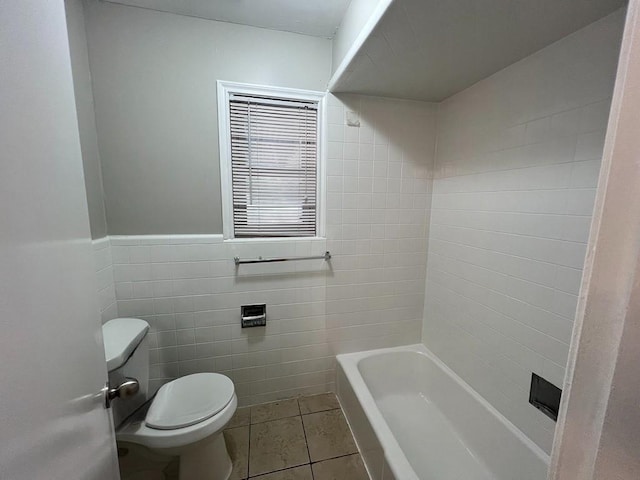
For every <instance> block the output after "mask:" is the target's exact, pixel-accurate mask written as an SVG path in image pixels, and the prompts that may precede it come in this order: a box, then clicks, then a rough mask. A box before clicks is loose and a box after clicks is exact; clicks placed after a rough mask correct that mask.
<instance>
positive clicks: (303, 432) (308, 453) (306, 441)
mask: <svg viewBox="0 0 640 480" xmlns="http://www.w3.org/2000/svg"><path fill="white" fill-rule="evenodd" d="M296 403H297V404H298V412H300V423H301V424H302V434H303V435H304V446H305V447H307V456H308V457H309V470H311V480H315V478H314V476H313V468H312V467H311V452H310V451H309V440H308V439H307V430H306V429H305V428H304V418H303V417H302V410H300V399H299V398H296Z"/></svg>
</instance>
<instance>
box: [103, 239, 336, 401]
mask: <svg viewBox="0 0 640 480" xmlns="http://www.w3.org/2000/svg"><path fill="white" fill-rule="evenodd" d="M111 243H112V251H113V261H114V275H115V282H116V295H117V298H118V312H119V314H120V316H125V317H126V316H133V317H140V318H144V319H145V320H147V321H148V322H149V323H150V325H151V333H150V337H149V338H150V346H151V372H150V373H151V375H150V377H151V380H152V383H153V385H152V387H153V388H154V389H155V388H157V387H159V386H160V385H161V384H162V383H164V382H166V381H168V380H171V379H173V378H176V377H179V376H182V375H188V374H190V373H196V372H203V371H205V372H206V371H213V372H221V373H225V374H226V375H228V376H229V377H231V378H232V379H233V380H234V382H235V384H236V391H237V393H238V396H239V398H240V401H241V403H243V404H250V403H259V402H262V401H268V400H272V399H275V398H280V397H285V396H290V395H293V394H296V393H302V392H306V393H313V392H321V391H326V390H327V389H331V388H332V382H333V373H332V372H333V362H334V359H333V356H332V355H331V354H330V350H329V347H328V344H327V336H326V332H325V321H324V320H325V319H324V311H325V303H324V300H325V276H326V273H327V272H328V268H329V267H328V265H327V264H326V263H325V262H324V261H322V260H317V261H315V260H312V261H304V262H295V263H278V264H257V265H241V266H239V267H237V268H236V266H235V264H234V262H233V257H234V256H236V255H237V256H240V257H242V258H253V257H258V256H263V257H270V256H295V255H300V256H305V255H312V254H313V255H316V254H322V253H324V251H325V249H326V241H325V240H302V241H260V242H255V243H248V242H232V243H230V242H223V241H222V236H220V235H184V236H179V235H178V236H133V237H118V236H112V237H111ZM252 303H266V304H267V315H268V321H267V327H266V328H254V329H244V330H243V329H242V328H241V327H240V306H241V305H243V304H252Z"/></svg>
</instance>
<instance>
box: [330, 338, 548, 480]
mask: <svg viewBox="0 0 640 480" xmlns="http://www.w3.org/2000/svg"><path fill="white" fill-rule="evenodd" d="M339 371H340V374H339V375H342V376H343V377H344V379H343V381H346V380H349V381H350V382H351V383H355V385H354V386H353V396H354V397H356V400H358V401H359V402H360V404H361V405H360V406H361V407H362V406H363V405H364V408H362V410H363V413H362V415H364V416H365V418H366V419H368V420H369V423H373V424H375V423H376V422H382V423H383V424H384V426H385V427H387V428H388V430H386V429H385V428H383V429H382V432H383V434H382V437H392V438H379V439H378V440H379V445H381V446H382V450H383V451H384V453H385V456H386V457H387V463H389V464H390V465H389V467H390V470H394V467H397V466H398V462H397V460H398V459H397V458H395V459H394V458H389V451H390V450H394V447H396V446H397V447H398V450H399V451H401V452H402V455H404V457H405V459H406V462H408V464H409V465H410V466H411V468H412V469H413V472H414V473H415V475H416V477H415V478H420V479H433V480H440V479H443V478H446V479H447V480H449V479H451V480H457V479H458V478H459V479H463V478H464V479H473V480H476V479H477V480H485V479H486V480H489V479H496V480H513V479H515V478H518V479H519V480H542V479H544V478H546V471H547V465H548V457H547V456H546V454H545V453H544V452H542V451H541V450H540V449H539V448H538V447H537V446H536V445H535V444H533V443H532V442H531V441H530V440H529V439H528V438H526V437H525V436H524V435H523V434H522V432H520V431H519V430H517V429H516V428H515V427H513V425H511V424H510V423H509V422H508V421H507V420H506V419H504V417H502V416H501V415H500V414H499V413H498V412H497V411H495V409H493V408H492V407H491V406H489V405H488V403H487V402H486V401H484V400H483V399H482V398H481V397H480V396H479V395H478V394H477V393H475V392H474V391H473V390H472V389H471V388H470V387H469V386H468V385H466V384H465V383H464V382H463V381H462V380H461V379H459V378H458V377H457V376H456V375H455V374H454V373H453V372H451V371H450V370H449V369H447V368H446V367H445V366H444V365H443V364H442V363H441V362H439V360H437V359H436V358H435V357H433V355H432V354H430V352H429V351H428V350H427V349H426V348H425V347H424V346H422V345H420V346H412V347H404V348H403V347H401V348H397V349H384V350H380V351H373V352H369V353H367V354H365V355H362V354H355V355H353V356H350V355H345V356H344V358H342V359H341V361H340V369H339ZM347 377H350V378H347ZM355 377H359V378H358V380H357V381H355V382H354V381H353V380H354V378H355ZM340 383H341V382H340V379H339V382H338V384H339V385H340ZM342 390H349V389H348V388H346V387H343V388H342ZM339 393H340V392H339ZM341 400H342V397H341ZM345 402H346V403H348V404H353V403H354V400H353V399H350V400H346V399H345ZM372 405H373V406H374V407H373V408H371V406H372ZM367 406H368V408H367ZM350 407H351V405H346V408H345V410H347V411H349V410H353V408H350ZM364 411H366V413H364ZM376 417H378V418H376ZM357 423H358V424H360V423H362V421H361V419H359V420H358V422H357ZM362 429H363V428H362V427H360V430H362ZM380 431H381V429H380V428H378V437H380V436H381V435H380ZM389 432H390V433H389ZM356 437H358V434H357V432H356ZM373 444H374V442H373V441H372V440H371V439H369V440H367V445H373ZM369 450H370V451H374V450H375V449H374V448H369ZM379 454H380V452H378V455H379ZM368 456H369V457H374V458H375V455H373V454H370V455H368ZM364 457H365V462H366V461H367V460H368V458H367V455H366V454H365V455H364ZM392 457H393V456H392ZM396 457H397V456H396ZM394 463H396V465H394ZM402 463H403V462H399V464H402ZM382 468H383V469H384V468H385V466H384V465H383V467H382ZM372 469H375V470H376V471H379V470H378V469H379V465H375V466H373V467H372ZM395 470H397V468H395ZM372 476H373V475H372ZM396 476H398V475H397V474H396ZM401 476H402V475H401ZM374 478H376V477H374ZM380 478H382V477H380Z"/></svg>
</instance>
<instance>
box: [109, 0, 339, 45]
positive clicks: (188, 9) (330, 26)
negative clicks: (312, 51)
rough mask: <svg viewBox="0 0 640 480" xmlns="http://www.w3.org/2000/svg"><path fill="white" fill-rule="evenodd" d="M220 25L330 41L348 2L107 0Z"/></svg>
mask: <svg viewBox="0 0 640 480" xmlns="http://www.w3.org/2000/svg"><path fill="white" fill-rule="evenodd" d="M106 1H109V2H111V3H120V4H123V5H131V6H134V7H141V8H148V9H150V10H159V11H161V12H170V13H177V14H179V15H188V16H190V17H200V18H206V19H209V20H219V21H221V22H231V23H239V24H242V25H252V26H254V27H262V28H270V29H272V30H283V31H286V32H295V33H301V34H303V35H312V36H314V37H324V38H333V36H334V34H335V33H336V30H337V29H338V26H339V25H340V22H341V21H342V17H343V16H344V12H345V11H346V10H347V7H348V6H349V3H351V0H106Z"/></svg>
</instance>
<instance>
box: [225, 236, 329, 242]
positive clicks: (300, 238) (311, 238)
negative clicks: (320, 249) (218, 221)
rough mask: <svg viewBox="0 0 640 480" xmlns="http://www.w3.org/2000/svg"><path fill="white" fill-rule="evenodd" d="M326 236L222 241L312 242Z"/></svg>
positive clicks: (228, 240) (321, 239) (229, 239)
mask: <svg viewBox="0 0 640 480" xmlns="http://www.w3.org/2000/svg"><path fill="white" fill-rule="evenodd" d="M326 239H327V238H326V237H255V238H225V239H224V243H268V242H314V241H316V242H317V241H324V240H326Z"/></svg>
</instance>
